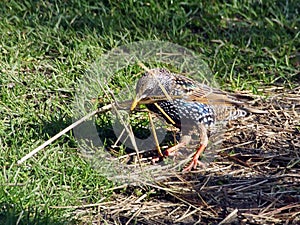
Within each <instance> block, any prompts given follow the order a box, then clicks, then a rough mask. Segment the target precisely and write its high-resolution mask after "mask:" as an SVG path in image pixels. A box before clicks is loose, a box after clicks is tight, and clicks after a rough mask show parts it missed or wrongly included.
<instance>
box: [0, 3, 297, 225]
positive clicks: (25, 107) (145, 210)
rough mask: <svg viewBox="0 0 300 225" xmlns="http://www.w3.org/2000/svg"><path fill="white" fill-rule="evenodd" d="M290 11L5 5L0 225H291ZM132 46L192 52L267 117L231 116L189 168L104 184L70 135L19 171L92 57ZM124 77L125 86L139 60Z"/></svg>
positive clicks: (68, 115) (251, 6)
mask: <svg viewBox="0 0 300 225" xmlns="http://www.w3.org/2000/svg"><path fill="white" fill-rule="evenodd" d="M298 14H299V4H298V1H295V0H291V1H276V2H274V1H271V0H266V1H228V2H226V3H225V2H219V1H202V2H200V3H199V1H194V0H191V1H185V2H182V1H165V2H163V3H160V4H159V3H156V2H155V1H151V0H150V1H147V2H146V1H131V0H128V1H127V0H126V1H101V2H99V1H89V0H72V1H55V0H54V1H30V0H29V1H1V3H0V29H1V39H0V87H1V88H0V111H1V115H0V155H1V156H0V168H1V175H0V184H1V188H0V223H1V224H57V225H60V224H97V223H98V224H102V223H107V224H126V223H127V224H193V223H197V222H198V224H201V223H202V224H225V223H232V224H243V223H244V224H284V223H286V224H299V211H300V205H299V198H300V197H299V195H300V194H299V192H300V191H299V174H300V173H299V171H300V169H299V152H300V143H299V130H300V128H299V115H300V109H299V105H300V103H299V99H300V93H299V82H300V75H299V68H300V67H299V65H300V58H299V46H300V42H299V27H300V24H299V15H298ZM142 40H160V41H169V42H171V43H176V44H178V45H181V46H184V47H186V48H189V49H191V50H192V51H194V52H196V53H197V54H200V55H201V56H202V57H203V60H204V61H205V62H206V63H207V64H208V66H209V68H210V69H211V71H212V74H213V78H214V79H215V80H216V81H217V83H218V84H219V86H220V87H221V88H222V89H223V90H226V91H230V92H236V93H237V92H238V93H243V94H246V95H249V96H253V99H254V100H252V101H250V102H249V104H250V105H253V106H254V107H258V108H260V109H264V110H268V111H269V113H268V114H264V115H249V117H247V118H246V119H245V120H239V121H236V122H233V123H231V124H229V125H228V127H227V131H226V133H225V135H224V141H223V142H222V145H221V146H220V147H218V148H217V149H215V151H214V153H216V154H215V155H216V157H215V160H214V161H211V162H209V163H207V166H206V168H204V169H199V170H197V171H194V172H192V173H187V174H182V173H181V172H180V171H177V170H176V171H174V172H173V173H164V172H161V171H159V172H160V177H157V176H158V175H157V172H155V174H156V175H155V174H154V178H159V179H155V180H153V179H139V180H136V182H126V183H125V182H122V181H121V180H118V182H114V181H112V180H111V179H109V177H108V176H107V174H105V173H102V172H100V171H99V170H96V169H95V168H94V167H93V165H91V164H90V163H89V161H88V160H87V159H85V158H84V157H82V154H81V152H80V151H79V147H78V146H79V145H78V142H77V141H76V138H75V137H74V133H73V132H67V133H66V134H65V135H63V136H61V137H60V138H59V139H57V140H56V141H55V142H53V143H51V144H50V145H49V146H47V147H46V148H44V149H43V150H41V151H40V152H39V153H38V154H36V155H34V156H33V157H31V158H29V159H28V160H27V161H25V162H24V163H22V164H21V165H18V164H17V161H18V160H19V159H20V158H22V157H23V156H24V155H26V154H27V153H29V152H30V151H32V150H33V149H34V148H36V147H38V146H39V145H41V144H42V143H44V142H45V141H46V140H48V139H49V138H50V137H52V136H54V135H55V134H57V133H58V132H60V131H61V130H62V129H64V128H65V127H67V126H68V125H70V124H72V122H73V119H74V110H73V108H72V106H71V105H72V102H73V100H74V98H75V95H76V93H78V90H77V88H78V81H79V80H82V78H83V77H84V76H86V74H87V72H86V71H87V70H88V69H89V68H90V67H91V65H92V64H93V63H94V62H95V61H96V60H97V59H99V58H100V57H101V56H102V55H103V54H105V53H107V52H109V51H110V50H111V49H113V48H115V47H117V46H120V45H124V44H128V43H131V42H133V41H142ZM120 73H121V75H122V74H123V75H124V77H128V74H131V75H132V76H131V77H132V79H130V83H129V84H128V85H129V86H130V87H132V88H133V86H134V85H135V81H136V79H137V78H138V77H139V76H140V75H141V68H137V67H133V68H130V69H128V70H124V71H121V72H120ZM119 77H122V76H120V74H119ZM124 80H126V79H119V80H116V82H115V83H113V86H111V88H112V89H114V90H115V91H118V90H120V87H122V86H126V85H127V83H126V82H125V81H124ZM99 95H101V91H99ZM97 97H98V96H91V98H97ZM106 103H107V102H106V101H105V100H104V102H103V104H106ZM133 119H134V121H133V122H134V124H138V123H141V121H140V120H139V119H138V117H133ZM108 123H109V122H108ZM109 141H110V140H107V143H108V144H109V143H110V142H109ZM121 150H122V149H121ZM209 152H210V151H209V149H207V153H209ZM116 154H119V152H117V153H116ZM138 172H139V171H138V170H136V173H137V174H138ZM141 182H142V183H141Z"/></svg>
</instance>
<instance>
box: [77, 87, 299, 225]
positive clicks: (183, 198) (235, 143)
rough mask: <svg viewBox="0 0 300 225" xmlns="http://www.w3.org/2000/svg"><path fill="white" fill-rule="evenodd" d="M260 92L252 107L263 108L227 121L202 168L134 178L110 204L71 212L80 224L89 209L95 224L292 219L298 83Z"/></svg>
mask: <svg viewBox="0 0 300 225" xmlns="http://www.w3.org/2000/svg"><path fill="white" fill-rule="evenodd" d="M266 91H267V92H268V93H267V94H268V95H269V96H270V97H268V98H267V99H265V100H262V99H259V100H257V101H254V102H253V105H254V106H255V107H259V108H263V109H264V110H268V111H269V113H268V114H262V115H251V116H249V117H248V118H246V119H245V120H242V121H236V122H234V123H231V124H230V127H229V128H228V130H227V132H226V134H225V136H224V142H223V145H222V148H221V149H219V150H218V153H219V154H218V156H217V158H216V160H215V161H214V162H211V163H210V164H209V165H208V166H207V168H205V169H199V170H197V171H193V172H191V173H180V172H174V171H173V172H170V170H165V171H164V170H161V171H160V172H159V176H158V175H157V178H159V179H153V177H152V179H149V180H148V181H146V180H145V179H140V180H139V179H138V176H137V177H136V179H135V181H136V182H132V183H131V184H122V185H121V186H119V187H116V188H115V191H114V195H113V197H112V198H111V199H110V201H108V202H103V203H99V204H96V206H94V205H93V206H91V207H87V208H83V209H80V210H79V209H78V211H77V213H80V215H81V216H80V218H81V221H82V223H83V224H85V222H87V221H90V218H91V214H93V215H94V216H93V218H94V220H93V221H94V223H95V224H97V223H102V222H104V221H105V222H106V223H107V224H132V223H135V224H225V223H233V224H275V223H276V224H277V223H281V224H283V223H286V224H298V223H299V222H300V213H299V211H300V204H299V202H300V188H299V183H300V175H299V174H300V155H299V154H300V138H299V137H300V133H299V131H300V127H299V126H300V88H296V89H293V90H290V91H285V90H283V89H280V88H269V89H266ZM153 174H154V176H155V174H156V173H153ZM154 178H155V177H154ZM139 181H140V182H139ZM137 190H138V191H137Z"/></svg>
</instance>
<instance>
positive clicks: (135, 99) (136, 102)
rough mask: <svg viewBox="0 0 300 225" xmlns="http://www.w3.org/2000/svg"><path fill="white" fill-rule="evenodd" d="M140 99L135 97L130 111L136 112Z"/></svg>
mask: <svg viewBox="0 0 300 225" xmlns="http://www.w3.org/2000/svg"><path fill="white" fill-rule="evenodd" d="M139 101H140V100H139V99H138V98H137V97H135V98H134V99H133V101H132V103H131V106H130V111H132V110H134V109H135V107H136V106H137V105H138V104H139Z"/></svg>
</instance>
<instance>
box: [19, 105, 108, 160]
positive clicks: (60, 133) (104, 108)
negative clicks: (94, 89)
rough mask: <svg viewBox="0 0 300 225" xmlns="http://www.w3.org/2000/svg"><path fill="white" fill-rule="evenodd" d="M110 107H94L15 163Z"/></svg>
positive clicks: (27, 157)
mask: <svg viewBox="0 0 300 225" xmlns="http://www.w3.org/2000/svg"><path fill="white" fill-rule="evenodd" d="M111 108H112V104H109V105H106V106H103V107H102V108H100V109H96V110H94V111H93V112H91V113H89V114H87V115H86V116H84V117H82V118H81V119H79V120H77V121H76V122H74V123H72V124H71V125H70V126H68V127H66V128H65V129H63V130H62V131H61V132H59V133H58V134H56V135H54V136H53V137H52V138H50V139H49V140H48V141H46V142H44V143H43V144H41V145H40V146H39V147H37V148H36V149H34V150H33V151H31V152H29V153H28V154H27V155H25V156H24V157H23V158H21V159H20V160H18V162H17V164H18V165H20V164H22V163H23V162H24V161H26V160H27V159H29V158H31V157H32V156H33V155H35V154H36V153H38V152H39V151H40V150H42V149H43V148H45V147H46V146H48V145H49V144H51V143H52V142H53V141H55V140H57V139H58V138H60V137H61V136H62V135H64V134H65V133H67V132H68V131H70V130H72V129H73V128H74V127H76V126H78V125H79V124H81V123H83V122H84V121H86V120H87V119H89V118H90V117H92V116H94V115H95V114H97V113H101V112H105V111H108V110H110V109H111Z"/></svg>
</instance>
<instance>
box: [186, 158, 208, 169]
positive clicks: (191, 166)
mask: <svg viewBox="0 0 300 225" xmlns="http://www.w3.org/2000/svg"><path fill="white" fill-rule="evenodd" d="M197 166H200V167H201V168H205V167H206V166H205V164H204V163H203V162H200V161H199V160H198V159H193V160H192V161H191V163H190V164H189V165H188V166H187V167H185V168H184V169H183V172H190V171H191V170H192V169H197Z"/></svg>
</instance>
